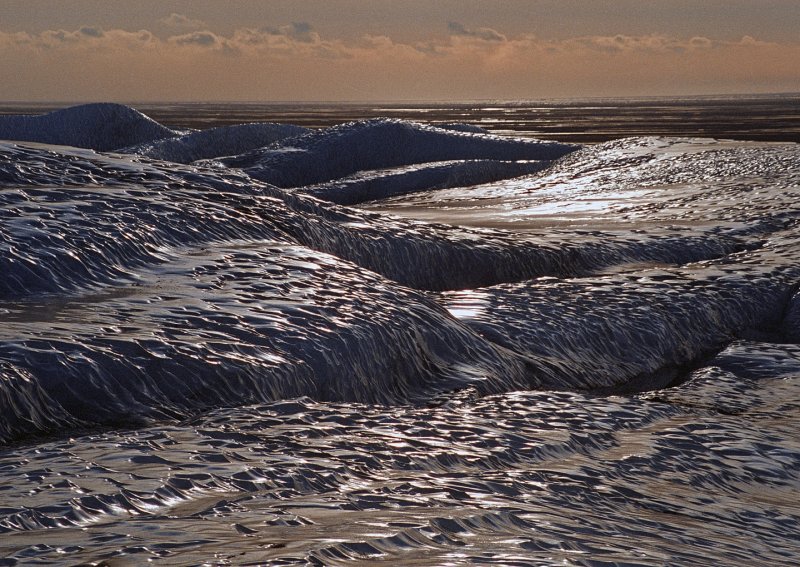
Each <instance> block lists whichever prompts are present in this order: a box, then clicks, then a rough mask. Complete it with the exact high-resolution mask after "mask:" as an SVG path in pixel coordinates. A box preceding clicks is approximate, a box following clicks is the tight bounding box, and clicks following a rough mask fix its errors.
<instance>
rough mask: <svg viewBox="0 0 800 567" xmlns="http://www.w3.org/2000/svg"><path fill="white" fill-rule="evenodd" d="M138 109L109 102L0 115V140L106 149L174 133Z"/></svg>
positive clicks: (169, 135)
mask: <svg viewBox="0 0 800 567" xmlns="http://www.w3.org/2000/svg"><path fill="white" fill-rule="evenodd" d="M178 134H179V132H176V131H175V130H171V129H169V128H167V127H166V126H162V125H161V124H159V123H158V122H156V121H155V120H152V119H151V118H149V117H147V116H145V115H144V114H142V113H141V112H139V111H138V110H135V109H133V108H131V107H129V106H125V105H123V104H114V103H109V102H103V103H92V104H84V105H81V106H72V107H69V108H65V109H62V110H56V111H54V112H50V113H48V114H44V115H42V116H14V115H12V116H0V140H24V141H28V142H41V143H44V144H59V145H63V146H75V147H78V148H90V149H93V150H99V151H108V150H115V149H119V148H123V147H125V146H132V145H134V144H141V143H145V142H152V141H153V140H160V139H162V138H170V137H173V136H177V135H178Z"/></svg>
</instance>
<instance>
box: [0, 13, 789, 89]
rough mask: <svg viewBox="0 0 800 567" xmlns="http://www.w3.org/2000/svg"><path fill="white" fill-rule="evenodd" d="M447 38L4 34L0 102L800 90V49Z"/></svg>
mask: <svg viewBox="0 0 800 567" xmlns="http://www.w3.org/2000/svg"><path fill="white" fill-rule="evenodd" d="M449 32H450V33H449V34H447V35H443V36H440V37H432V38H428V39H427V40H426V41H422V42H404V41H398V40H397V39H396V38H392V37H390V36H388V35H365V36H363V37H361V38H357V39H354V40H343V39H339V38H335V37H334V38H328V37H322V36H321V35H320V33H319V32H317V31H316V30H315V29H314V28H313V26H311V25H310V24H309V23H307V22H294V23H291V24H287V25H282V26H276V27H261V28H240V29H237V30H234V31H233V32H231V33H228V34H220V33H217V32H215V31H212V30H208V29H201V30H187V31H186V33H176V34H175V35H172V36H170V37H166V38H163V37H158V36H157V35H155V34H153V33H152V32H150V31H148V30H138V31H127V30H121V29H107V30H103V29H100V28H98V27H94V26H90V25H86V26H82V27H79V28H78V29H76V30H71V31H70V30H48V31H43V32H40V33H31V32H13V33H12V32H0V50H2V52H3V54H4V56H3V58H1V59H0V76H3V77H4V80H3V81H2V82H0V98H6V99H29V100H42V99H56V98H61V99H64V98H65V97H72V98H75V99H77V98H80V97H83V98H91V99H98V98H103V99H109V100H131V99H141V100H145V99H162V100H163V99H170V98H174V99H185V100H193V99H198V98H202V99H207V100H213V99H228V100H240V99H249V100H255V99H275V100H278V99H280V100H299V99H310V100H320V99H323V98H324V99H329V100H336V99H348V98H349V99H353V98H358V99H362V100H363V99H366V98H373V99H383V100H386V99H399V98H427V99H435V98H438V99H446V98H460V99H474V98H531V97H539V96H541V97H548V96H622V95H625V94H630V95H642V94H656V95H657V94H676V93H681V92H683V93H693V92H708V93H713V92H736V91H739V92H744V91H750V92H754V91H772V92H775V91H781V90H785V91H788V90H796V85H798V84H800V69H798V67H797V64H796V62H797V61H798V60H800V44H795V43H784V44H778V43H768V42H764V41H760V40H758V39H755V38H753V37H750V36H745V37H743V38H742V39H741V40H737V41H722V40H719V39H714V38H708V37H699V36H698V37H689V38H678V37H673V36H668V35H662V34H649V35H639V36H634V35H622V34H618V35H597V36H585V37H573V38H567V39H546V38H539V37H536V36H533V35H516V36H504V35H503V34H500V33H499V32H496V31H495V30H490V29H488V28H476V29H469V28H466V27H465V26H463V25H461V24H459V23H457V22H452V23H451V24H450V26H449ZM123 70H124V71H123ZM209 77H214V80H209Z"/></svg>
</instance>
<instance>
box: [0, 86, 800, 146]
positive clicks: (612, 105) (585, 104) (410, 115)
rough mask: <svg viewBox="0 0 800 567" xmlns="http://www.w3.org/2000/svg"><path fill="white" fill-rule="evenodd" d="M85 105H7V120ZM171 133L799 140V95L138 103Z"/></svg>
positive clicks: (1, 111)
mask: <svg viewBox="0 0 800 567" xmlns="http://www.w3.org/2000/svg"><path fill="white" fill-rule="evenodd" d="M76 104H80V103H68V102H30V103H28V102H0V115H9V114H44V113H47V112H50V111H53V110H57V109H60V108H65V107H67V106H74V105H76ZM127 104H128V105H129V106H132V107H133V108H136V109H137V110H139V111H141V112H143V113H145V114H146V115H148V116H149V117H151V118H152V119H154V120H156V121H158V122H160V123H161V124H163V125H165V126H168V127H170V128H192V129H198V130H202V129H207V128H213V127H218V126H227V125H232V124H242V123H248V122H280V123H288V124H296V125H298V126H304V127H308V128H325V127H329V126H333V125H335V124H341V123H343V122H349V121H352V120H361V119H368V118H375V117H379V116H381V117H391V118H403V119H406V120H418V121H423V122H433V123H436V122H464V123H469V124H474V125H476V126H480V127H482V128H485V129H486V130H488V131H490V132H493V133H497V134H503V135H513V136H523V137H532V138H543V139H552V140H557V141H562V142H577V143H597V142H605V141H609V140H614V139H619V138H625V137H629V136H649V135H657V136H677V137H686V136H689V137H704V138H721V139H735V140H745V141H763V142H800V93H776V94H752V95H703V96H675V97H635V98H586V99H558V100H555V99H547V100H538V101H536V100H534V101H519V100H511V101H464V102H409V101H395V102H132V103H127Z"/></svg>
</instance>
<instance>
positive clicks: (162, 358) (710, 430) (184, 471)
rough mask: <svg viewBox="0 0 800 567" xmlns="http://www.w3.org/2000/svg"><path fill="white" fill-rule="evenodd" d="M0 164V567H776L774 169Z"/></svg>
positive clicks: (274, 154)
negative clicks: (358, 566) (350, 566)
mask: <svg viewBox="0 0 800 567" xmlns="http://www.w3.org/2000/svg"><path fill="white" fill-rule="evenodd" d="M0 137H2V138H6V139H8V141H3V142H0V443H2V445H0V565H53V564H59V565H76V564H90V565H138V564H143V563H146V562H153V563H155V564H162V565H187V564H210V565H218V564H220V565H224V564H230V565H255V564H273V565H305V564H312V565H337V564H345V563H362V564H366V565H372V564H381V563H383V564H391V565H474V564H495V565H554V564H567V565H608V564H625V565H664V564H674V565H737V564H740V565H755V564H762V565H796V564H797V563H798V561H800V428H799V427H798V425H800V423H799V422H800V346H798V342H800V293H798V283H800V262H799V261H798V258H800V223H799V222H798V221H800V205H798V199H797V197H798V194H799V191H798V190H799V189H800V149H799V148H798V145H797V144H795V143H767V142H734V141H730V140H728V141H720V140H714V139H700V138H675V137H634V138H625V139H622V140H616V141H611V142H606V143H602V144H597V145H593V146H579V145H575V144H566V143H556V142H542V141H539V140H536V139H530V138H514V137H503V136H497V135H493V134H490V133H488V132H486V131H485V130H483V129H481V128H478V127H476V126H475V125H474V124H459V123H447V124H430V123H421V122H413V121H407V120H402V119H398V118H391V119H375V118H372V119H368V120H361V121H355V122H350V123H346V124H341V125H337V126H332V127H330V128H321V129H316V130H312V131H309V130H306V129H304V128H301V127H296V126H289V125H286V124H274V123H270V124H266V123H262V124H251V125H246V126H220V127H218V128H215V129H213V130H204V131H192V130H174V129H171V128H168V127H166V126H163V125H161V124H159V123H157V122H155V121H153V120H151V119H149V118H148V117H147V116H144V115H142V114H140V113H138V112H137V111H135V110H133V109H131V108H128V107H124V106H120V105H86V106H82V107H76V108H72V109H66V110H62V111H58V112H55V113H52V114H48V115H43V116H21V117H20V116H16V117H0ZM55 144H60V145H55Z"/></svg>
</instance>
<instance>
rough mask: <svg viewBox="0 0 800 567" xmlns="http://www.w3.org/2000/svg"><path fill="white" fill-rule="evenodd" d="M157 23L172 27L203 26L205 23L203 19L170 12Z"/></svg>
mask: <svg viewBox="0 0 800 567" xmlns="http://www.w3.org/2000/svg"><path fill="white" fill-rule="evenodd" d="M159 23H161V24H164V25H165V26H169V27H172V28H204V27H206V23H205V22H204V21H203V20H195V19H193V18H190V17H188V16H184V15H183V14H176V13H175V12H172V13H171V14H170V15H169V16H167V17H166V18H161V19H160V20H159Z"/></svg>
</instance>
